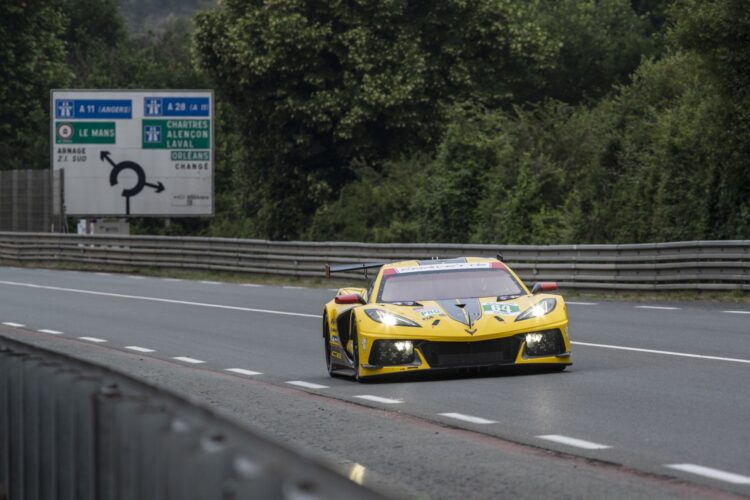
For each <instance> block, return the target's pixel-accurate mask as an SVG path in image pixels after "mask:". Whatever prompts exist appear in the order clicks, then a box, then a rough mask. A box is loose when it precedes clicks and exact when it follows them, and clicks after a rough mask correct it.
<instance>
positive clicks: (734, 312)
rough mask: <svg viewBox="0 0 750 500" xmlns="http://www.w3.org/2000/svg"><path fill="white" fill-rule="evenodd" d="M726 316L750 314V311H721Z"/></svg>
mask: <svg viewBox="0 0 750 500" xmlns="http://www.w3.org/2000/svg"><path fill="white" fill-rule="evenodd" d="M721 312H723V313H726V314H750V311H721Z"/></svg>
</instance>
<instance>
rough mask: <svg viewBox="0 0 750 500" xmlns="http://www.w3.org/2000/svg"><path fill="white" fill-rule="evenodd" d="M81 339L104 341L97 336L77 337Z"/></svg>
mask: <svg viewBox="0 0 750 500" xmlns="http://www.w3.org/2000/svg"><path fill="white" fill-rule="evenodd" d="M78 338H79V339H81V340H85V341H87V342H106V340H104V339H100V338H97V337H78Z"/></svg>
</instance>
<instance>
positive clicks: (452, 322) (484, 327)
mask: <svg viewBox="0 0 750 500" xmlns="http://www.w3.org/2000/svg"><path fill="white" fill-rule="evenodd" d="M545 298H554V299H556V300H557V306H556V307H555V309H554V310H553V311H552V312H550V313H549V314H547V315H545V316H542V317H540V318H529V319H526V320H521V321H516V318H517V317H518V316H519V315H520V314H521V313H522V312H524V311H525V310H526V309H528V308H529V307H532V306H534V305H535V304H537V303H538V302H539V301H541V300H543V299H545ZM418 304H419V305H416V304H414V305H399V304H372V305H368V306H366V308H367V309H370V308H375V309H383V310H386V311H388V312H391V313H393V314H396V315H398V316H402V317H404V318H408V319H410V320H412V321H414V322H415V323H417V324H418V325H419V326H420V327H421V328H415V327H406V326H386V325H383V324H380V323H377V322H375V321H373V320H371V319H370V318H369V317H367V318H366V320H364V324H362V325H360V328H362V329H363V331H373V330H377V331H378V333H392V334H393V335H396V336H404V335H408V336H410V337H415V338H416V337H424V336H429V337H434V336H440V337H442V336H445V337H446V340H447V337H451V338H453V337H459V338H462V337H477V336H484V335H497V334H498V333H508V334H513V333H517V332H521V331H529V330H530V329H534V328H537V327H544V326H545V325H550V324H553V323H559V322H564V321H565V320H566V319H567V315H566V311H565V303H564V301H563V300H562V297H560V296H558V295H548V294H538V295H524V296H521V297H517V298H514V299H511V300H497V297H481V298H459V299H452V300H421V301H419V303H418Z"/></svg>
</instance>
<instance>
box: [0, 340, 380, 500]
mask: <svg viewBox="0 0 750 500" xmlns="http://www.w3.org/2000/svg"><path fill="white" fill-rule="evenodd" d="M242 498H252V499H256V498H257V499H287V500H315V499H320V500H322V499H351V498H357V499H375V498H382V497H380V496H379V495H378V494H376V493H374V492H372V491H370V490H367V489H365V488H362V487H360V486H358V485H357V484H355V483H354V482H352V481H349V480H347V479H346V478H344V477H343V476H340V475H338V474H336V473H335V472H333V471H331V470H329V469H327V468H325V467H324V466H322V465H320V464H318V463H316V462H314V461H312V460H309V459H305V458H303V457H300V456H299V455H297V454H295V453H293V452H292V451H290V450H288V449H286V448H283V447H281V446H279V445H277V444H275V443H273V442H271V441H269V440H267V439H265V438H263V437H261V436H258V435H255V434H254V433H252V432H251V431H249V430H247V429H245V428H243V427H241V426H239V425H237V424H235V423H233V422H230V421H229V420H227V419H225V418H222V417H220V416H218V415H216V414H215V413H214V412H212V411H210V410H208V409H206V408H201V407H199V406H196V405H195V404H194V403H190V402H188V401H185V400H182V399H180V398H179V397H177V396H175V395H172V394H169V393H166V392H164V391H162V390H159V389H157V388H154V387H151V386H149V385H146V384H144V383H142V382H138V381H136V380H134V379H132V378H130V377H127V376H125V375H122V374H118V373H115V372H112V371H110V370H108V369H106V368H102V367H97V366H95V365H92V364H90V363H86V362H83V361H81V360H77V359H73V358H70V357H67V356H64V355H61V354H58V353H53V352H51V351H48V350H45V349H41V348H38V347H33V346H30V345H28V344H25V343H21V342H18V341H16V340H13V339H10V338H7V337H5V336H3V335H2V334H0V499H2V500H6V499H7V500H10V499H14V500H15V499H19V500H24V499H25V500H37V499H59V500H66V499H75V500H87V499H92V500H93V499H102V500H107V499H133V500H136V499H175V500H191V499H195V500H211V499H242Z"/></svg>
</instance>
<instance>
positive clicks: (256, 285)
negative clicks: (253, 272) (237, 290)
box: [240, 283, 263, 288]
mask: <svg viewBox="0 0 750 500" xmlns="http://www.w3.org/2000/svg"><path fill="white" fill-rule="evenodd" d="M240 286H250V287H253V288H260V287H262V286H263V285H259V284H257V283H242V284H241V285H240Z"/></svg>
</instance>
